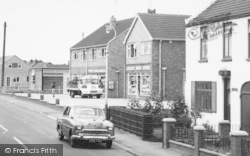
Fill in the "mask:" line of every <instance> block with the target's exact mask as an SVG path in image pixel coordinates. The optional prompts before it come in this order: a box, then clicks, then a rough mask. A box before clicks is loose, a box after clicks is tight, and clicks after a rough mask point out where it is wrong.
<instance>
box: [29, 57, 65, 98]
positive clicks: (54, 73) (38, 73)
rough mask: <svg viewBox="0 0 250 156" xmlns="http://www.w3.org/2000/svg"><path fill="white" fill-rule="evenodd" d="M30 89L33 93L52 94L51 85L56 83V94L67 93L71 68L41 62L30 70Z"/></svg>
mask: <svg viewBox="0 0 250 156" xmlns="http://www.w3.org/2000/svg"><path fill="white" fill-rule="evenodd" d="M29 78H30V80H29V89H30V90H31V91H37V92H40V91H43V92H51V84H52V83H53V82H55V84H56V89H55V91H56V93H64V94H65V93H67V91H66V86H67V83H68V81H69V66H68V65H65V64H62V65H57V64H55V65H54V64H52V63H45V62H39V63H37V64H35V65H34V66H33V67H31V68H29Z"/></svg>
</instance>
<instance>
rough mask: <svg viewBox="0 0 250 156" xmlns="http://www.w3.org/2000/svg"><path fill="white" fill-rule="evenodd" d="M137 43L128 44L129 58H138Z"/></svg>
mask: <svg viewBox="0 0 250 156" xmlns="http://www.w3.org/2000/svg"><path fill="white" fill-rule="evenodd" d="M136 52H137V49H136V44H128V45H127V57H128V58H136Z"/></svg>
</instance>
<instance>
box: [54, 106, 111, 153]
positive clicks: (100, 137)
mask: <svg viewBox="0 0 250 156" xmlns="http://www.w3.org/2000/svg"><path fill="white" fill-rule="evenodd" d="M56 129H57V132H58V136H59V140H64V137H65V138H67V139H68V140H69V142H70V144H71V146H72V147H74V146H75V145H77V144H78V143H80V144H85V143H86V144H88V143H90V142H96V143H105V145H106V148H111V146H112V142H113V140H114V139H115V136H114V125H113V123H112V122H110V121H108V120H106V119H105V113H104V111H103V109H101V108H99V107H97V106H93V105H92V106H83V105H74V106H68V107H66V108H65V110H64V112H63V116H62V117H59V118H57V122H56Z"/></svg>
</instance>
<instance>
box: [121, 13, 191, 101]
mask: <svg viewBox="0 0 250 156" xmlns="http://www.w3.org/2000/svg"><path fill="white" fill-rule="evenodd" d="M188 17H189V16H187V15H170V14H156V13H155V10H154V11H150V10H149V12H148V13H138V14H137V15H136V17H135V18H134V21H133V23H132V25H131V27H130V29H129V32H128V33H127V36H126V38H125V40H124V44H125V46H126V71H125V73H126V74H125V80H126V81H125V86H126V92H125V93H126V97H128V98H131V97H135V96H140V97H145V96H148V95H149V94H150V93H151V92H153V91H156V92H159V93H160V94H161V95H162V97H163V99H165V100H170V101H171V100H174V99H175V98H176V97H177V95H180V96H182V95H183V81H184V80H185V79H184V78H185V19H186V18H188Z"/></svg>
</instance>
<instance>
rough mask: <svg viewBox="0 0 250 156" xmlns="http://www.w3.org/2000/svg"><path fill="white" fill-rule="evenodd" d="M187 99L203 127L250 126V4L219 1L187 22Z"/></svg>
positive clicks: (233, 0) (247, 2) (229, 0)
mask: <svg viewBox="0 0 250 156" xmlns="http://www.w3.org/2000/svg"><path fill="white" fill-rule="evenodd" d="M186 26H187V28H186V82H185V83H186V84H185V98H186V102H187V104H188V105H189V106H190V107H191V108H194V107H195V108H198V107H199V108H201V109H202V112H203V113H202V114H203V117H202V120H200V121H201V122H202V123H205V122H207V121H208V122H209V123H210V124H212V125H214V124H216V125H217V124H218V122H220V121H222V120H230V121H231V125H234V127H236V128H235V129H238V128H240V126H241V128H243V129H246V128H244V127H246V126H247V125H250V1H243V0H240V1H235V0H227V1H223V0H217V1H215V2H214V3H213V4H211V5H210V6H209V7H208V8H207V9H205V10H204V11H203V12H201V13H200V14H199V15H198V16H196V17H191V18H190V19H189V20H187V21H186Z"/></svg>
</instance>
